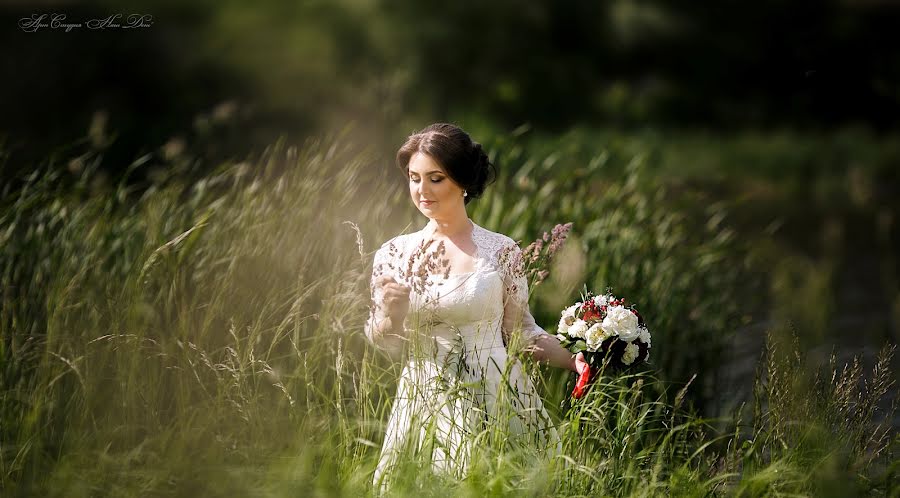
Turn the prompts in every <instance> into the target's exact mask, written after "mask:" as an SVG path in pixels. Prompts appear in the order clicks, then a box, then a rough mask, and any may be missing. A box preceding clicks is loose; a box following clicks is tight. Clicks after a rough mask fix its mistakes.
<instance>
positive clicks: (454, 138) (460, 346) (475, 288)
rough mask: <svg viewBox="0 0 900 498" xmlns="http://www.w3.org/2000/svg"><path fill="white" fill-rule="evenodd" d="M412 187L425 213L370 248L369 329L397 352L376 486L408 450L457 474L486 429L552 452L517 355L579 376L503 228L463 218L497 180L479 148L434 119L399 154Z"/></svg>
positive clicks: (553, 439)
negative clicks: (540, 318)
mask: <svg viewBox="0 0 900 498" xmlns="http://www.w3.org/2000/svg"><path fill="white" fill-rule="evenodd" d="M397 164H398V166H399V167H400V168H401V169H402V170H403V171H404V172H405V174H406V176H407V177H408V181H409V193H410V196H411V198H412V201H413V203H414V204H415V205H416V207H418V209H419V211H421V212H422V214H424V215H425V216H427V217H428V218H429V222H428V223H427V225H425V227H424V228H423V229H422V230H420V231H418V232H415V233H411V234H405V235H399V236H397V237H394V238H393V239H391V240H389V241H387V242H385V243H384V245H382V246H381V248H380V249H378V251H377V252H376V253H375V261H374V265H373V275H372V312H371V314H370V316H369V319H368V321H367V323H366V334H367V336H368V337H369V338H370V340H372V342H373V343H375V344H376V345H377V346H379V347H382V348H384V349H387V350H389V351H393V352H395V353H397V354H399V355H401V357H402V361H403V364H404V367H403V370H402V373H401V375H400V379H399V382H398V386H397V394H396V397H395V399H394V403H393V407H392V410H391V415H390V419H389V420H388V425H387V431H386V434H385V438H384V444H383V447H382V451H381V458H380V459H379V462H378V465H377V467H376V469H375V476H374V481H375V485H376V487H380V488H381V489H385V487H386V486H387V483H388V479H389V477H390V473H391V470H392V468H393V467H394V466H395V465H396V464H397V463H398V461H399V459H400V458H403V457H404V456H407V457H408V456H419V457H424V458H426V459H428V460H430V462H431V465H432V468H433V469H435V470H436V471H438V472H442V473H445V474H449V475H452V476H456V477H462V476H464V475H465V473H466V469H467V465H468V463H469V461H470V457H471V456H472V452H473V449H474V448H475V446H477V445H480V444H482V443H481V442H479V443H475V441H476V440H477V441H482V440H481V439H479V436H480V435H483V434H486V433H487V432H486V431H485V429H487V428H489V427H493V426H496V424H508V425H506V426H503V425H501V426H500V427H501V428H502V430H501V431H500V433H501V434H507V435H519V436H522V437H524V438H529V439H531V440H532V441H535V442H537V443H538V444H541V445H543V447H545V448H557V447H558V445H559V436H558V434H557V432H556V429H555V428H554V427H553V425H552V422H551V421H550V419H549V417H548V416H547V412H546V411H545V410H544V407H543V404H542V402H541V399H540V397H539V396H538V393H537V392H536V390H535V388H534V385H533V384H532V382H531V379H530V378H529V377H528V376H527V375H526V374H525V373H524V372H523V370H522V366H521V365H520V363H519V362H518V361H517V356H516V355H514V354H511V353H513V351H514V350H516V349H518V350H521V351H524V352H526V353H528V354H530V355H531V356H532V357H533V358H535V359H536V360H538V361H542V362H546V363H548V364H550V365H553V366H556V367H560V368H566V369H569V370H573V371H576V372H579V373H580V372H581V371H582V370H583V369H584V368H587V364H586V363H585V361H584V357H583V356H582V355H581V354H579V355H577V356H573V355H572V354H571V353H570V352H569V351H567V350H566V349H564V348H562V347H561V346H560V345H559V342H558V341H557V340H556V339H555V338H554V337H552V336H550V335H548V334H547V333H546V332H544V330H543V329H541V328H540V327H539V326H538V325H537V324H536V323H535V321H534V318H533V317H532V315H531V313H530V312H529V310H528V283H527V280H526V279H525V277H524V275H521V274H520V272H517V271H516V268H515V266H516V265H514V264H513V265H510V264H509V261H515V260H516V258H517V257H518V256H519V255H520V254H521V251H520V250H519V248H518V246H517V245H516V243H515V242H514V241H513V240H512V239H511V238H509V237H507V236H506V235H502V234H499V233H495V232H491V231H489V230H486V229H484V228H482V227H480V226H478V225H476V224H475V223H474V222H472V220H470V219H469V217H468V215H467V214H466V208H465V206H466V204H468V202H470V201H471V200H472V199H474V198H477V197H479V196H480V195H481V194H482V193H483V192H484V189H485V187H486V185H487V184H488V183H489V182H490V181H491V180H492V179H493V174H492V173H493V170H492V168H493V166H492V165H491V164H490V162H489V161H488V157H487V155H486V154H485V153H484V151H483V150H482V147H481V145H480V144H478V143H476V142H473V141H472V140H471V139H470V137H469V135H468V134H467V133H466V132H464V131H463V130H461V129H460V128H459V127H457V126H454V125H451V124H445V123H438V124H433V125H431V126H428V127H427V128H425V129H423V130H422V131H420V132H418V133H416V134H414V135H412V136H410V137H409V138H408V139H407V141H406V143H404V144H403V146H402V147H401V148H400V149H399V151H398V152H397Z"/></svg>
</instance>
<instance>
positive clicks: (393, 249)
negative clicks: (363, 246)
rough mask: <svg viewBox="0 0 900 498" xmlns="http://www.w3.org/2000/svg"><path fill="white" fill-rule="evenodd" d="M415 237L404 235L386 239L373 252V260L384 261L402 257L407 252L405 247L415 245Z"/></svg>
mask: <svg viewBox="0 0 900 498" xmlns="http://www.w3.org/2000/svg"><path fill="white" fill-rule="evenodd" d="M416 235H417V234H416V233H404V234H400V235H397V236H395V237H392V238H390V239H388V240H387V241H385V242H384V243H383V244H381V247H379V248H378V249H377V250H376V251H375V260H376V261H384V260H392V259H397V258H400V257H402V256H403V255H404V254H405V253H406V252H407V247H409V246H410V245H414V244H415V242H414V239H415V238H416Z"/></svg>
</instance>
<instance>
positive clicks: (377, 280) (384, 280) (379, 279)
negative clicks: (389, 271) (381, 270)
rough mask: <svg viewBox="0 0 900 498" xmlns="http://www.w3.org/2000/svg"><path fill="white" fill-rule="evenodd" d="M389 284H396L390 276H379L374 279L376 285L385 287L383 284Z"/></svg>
mask: <svg viewBox="0 0 900 498" xmlns="http://www.w3.org/2000/svg"><path fill="white" fill-rule="evenodd" d="M391 282H394V283H396V282H397V281H396V280H394V277H392V276H390V275H379V276H377V277H375V284H376V285H385V284H387V283H391Z"/></svg>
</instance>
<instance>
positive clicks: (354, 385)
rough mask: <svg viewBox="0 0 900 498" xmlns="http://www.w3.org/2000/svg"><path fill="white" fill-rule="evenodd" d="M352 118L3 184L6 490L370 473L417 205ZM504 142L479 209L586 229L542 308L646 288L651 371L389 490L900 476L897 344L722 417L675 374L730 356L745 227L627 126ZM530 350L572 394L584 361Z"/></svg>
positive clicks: (544, 379)
mask: <svg viewBox="0 0 900 498" xmlns="http://www.w3.org/2000/svg"><path fill="white" fill-rule="evenodd" d="M348 136H349V135H337V136H333V137H329V138H328V139H325V140H321V141H310V142H309V143H307V144H305V145H304V146H303V147H302V148H300V149H296V148H289V147H285V146H283V145H282V144H277V145H275V146H274V147H272V148H271V149H270V150H269V151H267V153H266V154H265V155H264V156H263V157H262V158H261V159H260V160H259V161H256V162H254V163H253V164H248V163H240V164H224V165H222V166H221V167H220V168H218V169H217V170H215V171H213V172H212V173H210V174H208V175H203V176H201V177H199V178H197V179H195V180H191V181H185V180H183V179H180V178H178V177H174V176H172V177H167V176H161V177H160V178H159V179H158V180H157V181H156V182H155V183H153V184H151V185H148V186H147V188H144V189H141V190H136V189H134V188H133V187H131V186H129V185H128V184H127V183H126V182H124V181H123V182H121V183H118V184H115V185H108V184H106V183H104V181H103V180H102V178H101V177H99V176H98V175H97V174H96V171H95V170H94V169H93V168H91V167H86V168H84V169H82V170H81V171H80V172H78V173H77V176H76V179H75V180H74V185H73V186H71V187H67V186H66V185H67V181H66V179H65V178H63V177H61V174H60V173H54V172H53V170H52V169H51V170H50V171H46V172H42V171H39V172H36V173H34V174H33V175H31V176H30V177H29V178H28V179H27V181H26V182H25V184H24V186H23V187H22V188H21V189H18V190H16V191H14V192H12V193H11V195H9V196H8V197H5V198H4V199H3V201H2V212H0V237H2V240H3V244H2V245H0V278H2V282H0V284H2V287H0V289H2V295H0V297H2V301H0V302H2V308H0V339H2V340H0V491H2V494H3V495H4V496H7V495H10V496H17V495H18V496H25V495H39V496H97V495H113V496H147V495H186V496H187V495H190V496H195V495H202V496H235V495H238V496H244V495H266V496H283V495H293V494H306V495H314V496H335V495H352V496H358V495H363V494H366V493H370V492H372V489H371V476H372V471H373V469H374V467H375V462H376V460H377V458H378V452H379V448H380V441H381V438H382V437H383V434H384V425H385V421H386V420H387V415H388V413H389V410H390V406H391V400H392V395H393V390H394V388H395V386H394V384H395V381H396V378H397V375H398V365H397V364H396V363H394V362H392V361H390V360H389V359H388V358H386V357H384V356H383V355H382V354H380V353H377V352H376V351H375V350H374V349H373V348H371V347H370V346H369V345H368V343H367V342H366V340H365V339H364V337H363V335H362V330H361V328H362V323H363V321H364V319H365V317H366V316H367V312H368V280H369V277H370V271H371V267H370V265H371V257H372V249H374V248H375V247H377V245H378V244H380V242H382V241H384V240H386V239H387V238H389V237H390V236H392V235H394V234H396V233H398V232H400V231H402V230H403V229H404V227H405V226H407V220H411V219H412V217H411V216H410V214H411V212H412V209H411V208H410V206H409V205H408V204H409V203H408V202H407V201H406V195H407V194H406V193H405V192H404V189H403V188H402V186H401V185H400V184H399V182H398V181H397V180H395V179H394V178H391V177H389V176H387V175H385V174H384V173H383V168H387V169H390V168H388V167H386V166H383V165H380V164H377V163H375V164H374V166H373V162H374V161H373V160H372V158H371V155H369V154H368V153H367V152H360V151H358V150H356V149H355V148H354V147H352V146H350V144H348V142H349V141H350V140H349V138H348ZM496 150H505V151H507V152H504V154H508V157H506V158H505V159H504V161H505V162H506V163H507V166H509V167H508V168H506V169H505V171H507V173H505V174H504V176H502V177H501V178H500V180H499V182H498V183H499V185H497V186H495V188H494V189H493V190H492V191H490V192H492V193H491V194H489V196H488V197H487V198H485V199H482V200H479V201H478V202H477V203H475V204H473V205H472V206H471V207H472V208H473V209H472V212H471V215H472V217H473V218H474V219H476V220H478V222H479V224H481V225H483V226H486V227H488V228H491V229H495V230H498V231H501V232H504V233H508V234H510V235H512V236H513V237H514V238H527V237H534V236H536V235H537V234H538V233H539V232H540V231H542V230H543V229H546V228H549V227H550V226H552V224H554V223H556V222H564V221H572V222H573V223H574V227H573V233H574V234H577V235H578V237H577V238H573V239H572V242H573V243H572V244H571V247H572V248H573V249H574V252H572V253H569V254H566V253H561V255H560V256H559V257H558V259H559V261H563V262H564V263H565V265H563V266H557V267H554V268H553V272H552V273H551V279H550V280H548V281H547V282H545V283H544V284H541V285H540V286H538V288H537V289H536V290H535V292H534V298H533V306H534V308H535V310H536V315H537V316H538V317H539V318H540V319H539V321H540V323H546V324H555V323H556V321H557V319H558V312H559V309H561V308H559V307H558V306H557V305H556V304H555V303H554V302H553V299H554V298H553V296H552V295H551V294H559V295H560V296H561V298H562V299H563V300H565V301H568V300H570V299H573V298H574V296H575V294H574V293H572V292H569V291H568V290H567V289H568V288H569V287H568V286H577V287H573V288H580V286H581V284H583V283H587V284H588V285H590V286H593V287H595V288H602V287H603V286H605V285H613V286H614V287H615V288H616V290H617V292H619V293H621V294H622V295H626V296H635V297H639V299H640V300H641V302H640V303H639V305H640V309H641V311H642V312H644V314H645V315H646V316H647V317H648V322H649V324H650V327H651V330H652V331H653V332H654V355H656V356H655V357H654V361H655V365H656V367H657V371H656V372H655V373H652V372H643V373H637V374H633V375H629V376H613V375H605V376H603V377H601V378H600V380H599V381H598V382H597V383H596V384H595V385H594V386H593V388H592V389H591V391H590V393H589V394H588V396H587V397H586V398H584V399H583V400H579V401H578V402H574V403H572V404H570V405H567V406H565V407H564V408H563V409H561V410H560V411H559V412H558V413H554V414H553V415H554V416H556V417H557V418H558V421H559V428H560V433H561V434H562V435H563V439H564V450H563V456H560V457H556V458H551V457H547V456H546V455H545V454H544V453H543V452H542V451H540V450H541V448H532V447H527V446H526V447H524V448H520V449H518V450H516V451H505V450H504V447H503V445H493V444H486V445H484V449H483V450H484V451H483V452H482V453H481V456H480V457H479V458H477V459H476V460H475V461H474V462H473V466H472V470H471V472H470V473H469V475H468V477H467V478H466V479H464V480H448V479H446V478H442V477H439V476H433V475H432V474H431V473H430V472H428V471H427V467H425V468H422V466H421V462H417V461H415V460H410V461H409V462H404V467H403V470H401V471H400V473H399V478H398V480H397V486H396V488H394V492H395V493H396V494H399V495H406V494H417V495H442V496H447V495H460V496H485V495H506V494H516V495H519V494H525V495H532V496H571V495H581V496H589V495H603V496H610V495H612V496H631V495H640V496H664V495H687V496H706V495H711V494H719V493H723V494H724V493H738V494H744V495H753V496H755V495H760V494H767V493H770V492H772V491H774V492H778V493H781V492H783V493H788V492H790V493H797V494H814V493H816V492H817V491H819V487H820V486H821V484H820V482H819V481H817V478H814V477H811V476H820V475H823V473H825V474H827V473H828V472H831V471H832V470H834V469H837V471H836V472H838V471H839V472H838V473H837V474H836V475H841V476H844V477H847V478H849V479H850V480H851V484H850V486H852V489H853V490H862V491H864V492H873V493H882V494H886V495H887V494H890V493H891V492H895V490H892V489H890V488H889V486H890V485H891V484H890V483H892V482H893V481H892V476H895V473H896V468H895V466H894V467H890V465H891V464H892V463H891V462H892V460H891V459H892V458H893V457H892V454H891V453H890V450H891V448H890V447H888V446H885V445H884V444H882V443H883V442H884V441H885V440H883V439H882V440H879V441H882V442H881V443H878V444H877V445H875V447H872V446H868V445H866V442H867V441H869V440H867V439H866V438H865V437H864V436H865V435H866V434H867V433H866V432H865V431H866V430H867V429H866V428H867V427H869V426H870V425H871V424H873V423H874V424H877V420H876V418H877V417H875V414H876V413H878V410H877V407H876V405H875V404H873V402H872V401H871V400H876V401H877V400H879V399H882V398H883V397H884V396H885V395H886V393H887V392H889V390H890V386H889V383H888V381H887V380H885V379H887V377H886V375H887V374H886V372H887V370H886V369H887V367H886V366H885V365H887V360H885V361H883V362H881V363H879V367H878V371H877V372H876V373H875V374H874V375H873V380H872V384H869V386H870V387H869V389H868V390H867V391H866V393H867V394H866V396H865V397H864V398H861V399H865V400H868V401H865V402H863V403H862V404H859V403H857V402H856V401H854V402H853V403H848V402H846V400H850V399H853V400H856V399H857V398H858V391H856V390H854V389H855V388H854V386H855V385H856V384H855V383H854V382H855V379H859V378H860V375H861V374H860V372H859V369H857V368H856V367H851V369H850V370H849V371H848V372H849V373H848V374H846V376H838V377H836V379H838V380H837V381H836V382H832V383H829V382H824V383H820V384H816V385H819V386H822V389H821V391H822V392H823V393H824V394H823V396H824V398H815V399H817V400H818V399H821V400H824V401H812V400H811V401H809V403H812V404H808V405H804V404H802V403H800V402H799V401H798V403H800V404H799V405H793V404H790V403H789V401H790V400H796V399H803V398H804V397H805V395H806V390H805V389H804V388H803V387H802V386H798V385H794V384H792V383H791V382H788V381H787V380H786V379H788V378H789V376H788V377H786V376H785V375H786V374H778V375H776V374H773V373H770V374H768V375H766V376H764V377H761V382H764V384H761V385H764V386H768V387H766V388H764V389H761V390H760V391H759V392H760V399H761V402H760V404H759V405H758V406H759V407H760V408H759V413H758V414H757V416H756V417H755V418H754V423H755V424H756V425H755V426H754V429H752V431H751V433H750V434H745V433H743V432H741V429H742V428H743V427H744V426H742V425H741V424H737V429H736V430H735V432H734V433H733V434H731V433H728V434H727V435H720V436H716V435H715V433H714V432H713V429H712V428H711V427H710V423H709V422H710V421H708V420H705V419H703V418H701V417H700V416H698V415H696V412H695V411H694V410H693V409H692V408H691V404H690V403H689V402H688V401H689V400H690V399H691V396H692V395H691V390H688V389H687V388H686V387H685V388H683V389H681V390H679V391H678V392H677V393H676V394H675V395H674V396H672V392H671V391H672V389H673V387H672V386H673V385H676V386H679V385H680V384H683V383H684V381H687V377H690V376H691V374H693V373H694V372H697V373H699V377H698V378H700V379H702V380H704V381H706V380H707V379H706V378H707V377H708V376H709V375H710V374H709V372H705V371H703V370H700V369H699V368H696V369H695V367H697V365H698V364H700V365H705V366H711V365H714V364H715V363H716V362H717V361H718V358H717V357H715V351H716V349H714V348H721V347H723V343H722V342H719V341H718V340H715V339H712V337H715V336H717V335H719V334H722V333H723V331H725V330H727V328H728V323H729V320H730V319H731V315H732V314H733V311H734V309H733V306H734V304H733V301H734V300H736V297H734V295H733V294H732V293H731V291H732V290H733V288H735V286H739V284H740V282H739V281H738V275H739V269H738V267H736V266H733V261H731V259H730V258H731V257H733V256H734V255H740V254H741V251H740V248H738V247H736V246H735V240H734V238H733V237H731V236H729V232H728V228H727V227H726V221H727V217H726V216H724V211H723V210H722V209H721V208H720V207H713V208H711V209H710V210H709V211H708V212H704V213H703V214H702V216H701V217H700V218H694V216H695V215H694V214H693V213H691V212H688V211H684V210H681V209H679V208H678V207H677V205H676V203H675V202H674V201H673V200H672V198H671V196H670V195H669V194H671V192H667V191H666V190H665V186H664V185H660V184H658V183H657V182H656V181H655V180H653V178H652V177H651V176H649V175H648V173H647V170H646V169H647V165H646V163H645V161H647V158H646V156H641V155H635V156H628V154H627V153H625V152H623V151H622V150H617V149H616V147H615V146H614V145H611V146H610V148H609V149H608V150H600V152H599V153H598V154H597V155H596V157H594V158H592V159H590V160H589V161H588V162H587V163H585V164H581V163H577V162H574V161H571V160H568V159H564V157H565V156H562V155H556V156H554V155H552V154H545V155H542V154H541V153H539V152H535V153H531V152H526V149H525V148H524V147H523V145H522V144H517V143H515V137H500V138H498V139H497V147H496ZM613 157H617V158H618V159H615V161H613V159H611V158H613ZM85 163H86V164H94V163H92V162H91V159H90V158H87V159H86V160H85ZM514 165H519V166H521V167H520V168H519V169H518V170H516V169H515V168H514V167H513V166H514ZM144 166H145V165H144V164H143V163H141V162H137V163H135V164H134V165H132V168H131V169H137V168H141V167H144ZM698 220H699V221H701V223H700V226H701V228H700V229H699V230H692V229H691V227H692V226H695V225H692V224H691V223H694V222H696V221H698ZM348 221H350V222H351V223H349V224H348V223H346V222H348ZM579 261H580V262H581V263H579ZM579 264H580V265H582V266H580V270H579V271H577V272H575V273H574V276H572V275H568V276H566V275H565V271H564V268H565V266H575V267H578V266H579ZM558 275H559V276H558ZM585 275H586V276H587V278H588V279H589V280H588V282H584V281H583V279H584V276H585ZM701 341H702V342H704V343H705V344H706V346H704V347H700V348H698V347H697V344H698V342H701ZM690 362H694V364H693V365H692V364H691V363H690ZM835 368H837V367H836V366H835V367H834V368H833V369H835ZM770 372H772V370H770ZM775 372H787V370H782V369H781V367H778V369H776V370H775ZM532 374H533V375H534V377H535V379H536V380H538V381H539V383H540V384H541V385H542V388H543V392H544V394H545V398H546V399H547V403H546V404H547V405H548V407H552V406H554V405H558V404H559V402H560V401H561V399H560V396H563V395H564V392H565V390H564V387H563V384H564V382H565V380H566V379H563V378H561V377H560V376H559V375H546V372H541V371H540V370H537V371H534V372H532ZM657 376H659V377H663V378H662V379H658V378H657ZM670 379H677V380H681V381H682V382H681V383H676V384H673V382H671V380H670ZM696 399H697V400H702V399H703V396H698V397H697V398H696ZM794 406H798V408H794ZM813 421H814V422H816V423H820V424H822V425H821V426H822V427H827V428H828V430H830V431H832V430H837V431H844V432H842V434H845V435H844V436H842V437H841V438H839V440H838V441H836V442H835V446H832V445H831V444H832V442H833V441H832V439H831V438H821V437H820V438H818V439H816V442H815V444H812V443H809V444H807V443H805V441H806V440H805V439H804V437H805V436H804V435H803V434H802V433H797V432H796V431H793V429H792V428H794V427H804V426H807V425H811V423H812V422H813ZM872 430H874V431H877V430H878V429H877V428H875V429H872ZM792 431H793V432H792ZM872 433H874V432H872ZM879 434H882V433H879ZM883 434H885V437H888V438H889V434H888V433H883ZM507 436H508V434H506V433H505V432H504V430H503V429H501V428H489V429H487V432H486V433H485V434H484V435H483V437H485V438H486V439H485V440H486V441H502V440H504V438H505V437H507ZM798 440H799V441H801V442H804V444H800V445H796V446H795V445H794V443H795V442H797V441H798ZM744 441H750V442H749V443H746V444H745V443H744ZM722 447H725V448H728V449H730V450H731V451H726V452H724V453H722V454H721V455H720V453H719V451H720V449H721V448H722ZM876 450H877V451H876ZM841 452H843V453H841ZM825 456H827V457H828V458H825ZM822 482H824V481H822Z"/></svg>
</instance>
